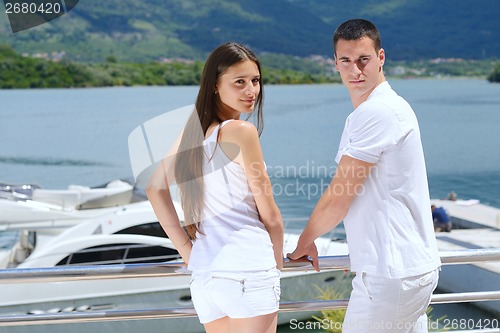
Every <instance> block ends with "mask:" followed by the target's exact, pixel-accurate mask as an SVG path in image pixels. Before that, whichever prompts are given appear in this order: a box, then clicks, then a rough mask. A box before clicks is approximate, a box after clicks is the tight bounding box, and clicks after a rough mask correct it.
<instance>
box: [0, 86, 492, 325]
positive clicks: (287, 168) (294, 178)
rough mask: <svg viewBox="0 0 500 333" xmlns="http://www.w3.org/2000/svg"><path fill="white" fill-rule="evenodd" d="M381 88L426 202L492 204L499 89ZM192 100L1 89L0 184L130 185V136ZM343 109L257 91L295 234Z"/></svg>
mask: <svg viewBox="0 0 500 333" xmlns="http://www.w3.org/2000/svg"><path fill="white" fill-rule="evenodd" d="M390 83H391V85H392V86H393V88H395V90H396V91H397V92H399V93H400V94H401V95H403V96H404V97H405V98H406V99H407V100H408V101H409V102H410V103H411V104H412V106H413V108H414V110H415V112H416V114H417V117H418V119H419V122H420V128H421V134H422V141H423V145H424V151H425V156H426V162H427V169H428V176H429V187H430V193H431V197H433V198H442V197H446V196H447V194H448V193H449V192H450V191H454V192H456V193H457V194H458V197H459V198H462V199H471V198H474V199H479V200H480V201H481V202H482V203H484V204H489V205H492V206H495V207H500V149H499V147H500V136H499V131H500V85H498V84H496V85H495V84H489V83H488V82H487V81H485V80H477V79H463V80H392V81H390ZM196 93H197V88H196V87H134V88H99V89H53V90H0V125H1V126H0V182H7V183H36V184H39V185H41V186H42V187H45V188H66V187H67V186H68V185H70V184H80V185H88V186H94V185H100V184H103V183H106V182H108V181H109V180H111V179H116V178H130V177H131V174H132V173H131V168H130V163H129V158H128V148H127V138H128V135H129V133H130V132H131V131H132V130H133V129H134V128H135V127H137V126H138V125H140V124H141V123H143V122H144V121H146V120H148V119H150V118H153V117H154V116H157V115H160V114H162V113H164V112H167V111H169V110H172V109H175V108H179V107H182V106H184V105H187V104H192V103H193V102H194V100H195V97H196ZM351 111H352V106H351V104H350V101H349V97H348V94H347V92H346V90H345V88H344V87H343V86H341V85H306V86H303V85H296V86H266V87H265V103H264V112H265V128H264V132H263V135H262V137H261V142H262V148H263V151H264V156H265V159H266V162H267V165H268V170H269V173H270V175H271V177H272V182H273V189H274V192H275V195H276V201H277V203H278V205H279V207H280V209H281V211H282V214H283V216H284V218H285V220H286V221H288V222H289V227H290V228H301V227H303V225H304V223H305V221H306V218H307V216H309V214H310V213H311V211H312V209H313V207H314V205H315V203H316V201H317V199H318V198H319V196H320V194H321V192H322V189H324V188H325V186H326V185H327V184H328V183H329V181H330V178H331V175H332V173H333V172H334V170H335V162H334V157H335V152H336V151H337V146H338V142H339V139H340V136H341V132H342V128H343V126H344V121H345V118H346V117H347V116H348V114H349V113H350V112H351ZM447 309H448V308H447ZM447 309H443V310H441V311H440V313H447V314H448V318H451V317H450V313H453V314H454V315H455V316H462V315H463V314H464V313H466V314H468V315H469V314H470V313H472V311H476V310H470V309H465V310H464V309H462V310H460V309H457V310H455V309H453V310H451V311H450V310H447ZM438 310H439V309H438ZM453 314H452V315H451V316H453ZM481 316H483V315H482V314H478V315H477V316H476V317H478V318H480V317H481ZM283 332H284V331H283Z"/></svg>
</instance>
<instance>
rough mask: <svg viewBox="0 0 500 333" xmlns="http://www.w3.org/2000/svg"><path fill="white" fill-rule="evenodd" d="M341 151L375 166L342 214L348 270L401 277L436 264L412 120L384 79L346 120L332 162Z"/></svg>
mask: <svg viewBox="0 0 500 333" xmlns="http://www.w3.org/2000/svg"><path fill="white" fill-rule="evenodd" d="M343 155H348V156H351V157H353V158H355V159H359V160H362V161H365V162H369V163H374V164H375V165H374V167H373V168H372V170H371V172H370V175H369V176H368V178H367V179H366V182H365V183H364V184H363V187H362V189H361V190H360V191H358V193H357V194H358V195H357V197H356V198H355V199H354V201H353V202H352V205H351V207H350V208H349V212H348V213H347V215H346V216H345V218H344V225H345V230H346V235H347V243H348V246H349V256H350V261H351V270H352V271H353V272H358V273H360V272H366V273H368V274H375V275H379V276H384V277H388V278H402V277H409V276H415V275H419V274H423V273H426V272H429V271H431V270H434V269H436V268H437V267H439V266H440V265H441V262H440V258H439V253H438V248H437V243H436V237H435V235H434V227H433V222H432V215H431V208H430V207H431V204H430V198H429V189H428V184H427V173H426V169H425V160H424V153H423V149H422V143H421V140H420V130H419V126H418V122H417V118H416V116H415V114H414V112H413V110H412V108H411V106H410V105H409V104H408V103H407V102H406V101H405V100H404V99H403V98H402V97H400V96H398V95H397V94H396V93H395V92H394V91H393V90H392V88H391V87H390V85H389V83H388V82H383V83H381V84H380V85H379V86H377V87H376V88H375V90H373V92H372V93H371V94H370V96H369V97H368V99H367V100H366V101H365V102H363V103H362V104H360V105H359V106H358V107H357V108H356V110H354V112H352V113H351V114H350V115H349V117H348V118H347V120H346V124H345V127H344V132H343V134H342V138H341V141H340V146H339V151H338V153H337V156H336V161H337V163H338V162H339V161H340V159H341V158H342V156H343Z"/></svg>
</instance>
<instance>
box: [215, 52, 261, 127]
mask: <svg viewBox="0 0 500 333" xmlns="http://www.w3.org/2000/svg"><path fill="white" fill-rule="evenodd" d="M215 89H216V93H217V94H218V95H219V98H220V100H221V102H222V103H223V104H224V106H225V108H224V109H226V107H227V109H229V110H224V111H225V112H224V113H226V112H227V111H230V112H231V113H232V114H231V115H227V116H229V117H231V118H239V114H240V113H248V112H252V111H253V110H254V108H255V102H256V100H257V96H259V93H260V72H259V68H258V67H257V64H256V63H255V62H253V61H252V60H244V61H242V62H239V63H236V64H234V65H232V66H231V67H229V68H228V69H227V70H226V72H225V73H223V74H222V75H221V76H219V79H218V80H217V86H216V88H215Z"/></svg>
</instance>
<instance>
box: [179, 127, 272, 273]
mask: <svg viewBox="0 0 500 333" xmlns="http://www.w3.org/2000/svg"><path fill="white" fill-rule="evenodd" d="M229 121H230V120H229ZM229 121H225V122H223V123H222V124H221V125H220V126H219V127H218V128H216V129H215V130H214V131H213V132H212V134H211V135H210V136H209V137H208V138H207V139H206V140H205V142H204V150H205V161H204V166H203V175H204V176H203V181H204V188H205V196H204V198H205V200H204V209H203V221H202V222H201V223H200V230H201V231H202V232H203V234H200V233H198V234H197V235H196V240H195V241H194V244H193V248H192V250H191V255H190V258H189V265H188V268H189V269H190V270H192V271H258V270H268V269H270V268H273V267H276V260H275V259H274V251H273V244H272V242H271V237H270V236H269V232H268V231H267V229H266V227H265V226H264V224H263V223H262V222H261V221H260V218H259V213H258V210H257V205H256V203H255V199H254V196H253V194H252V192H251V190H250V186H249V185H248V180H247V177H246V175H245V171H244V170H243V168H242V167H241V166H240V165H239V164H237V163H235V162H233V161H232V160H231V159H230V158H229V157H228V156H226V154H225V153H224V151H223V150H222V148H221V147H220V145H219V144H218V143H217V135H218V132H219V129H220V128H222V127H223V126H224V125H225V124H226V123H227V122H229Z"/></svg>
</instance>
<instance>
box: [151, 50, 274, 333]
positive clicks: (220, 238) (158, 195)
mask: <svg viewBox="0 0 500 333" xmlns="http://www.w3.org/2000/svg"><path fill="white" fill-rule="evenodd" d="M262 101H263V87H262V75H261V69H260V64H259V61H258V60H257V58H256V56H255V55H254V54H253V53H252V51H250V50H249V49H248V48H246V47H244V46H243V45H240V44H237V43H226V44H223V45H220V46H219V47H217V48H216V49H215V50H214V51H212V53H211V54H210V56H209V57H208V59H207V62H206V64H205V68H204V70H203V74H202V78H201V83H200V90H199V93H198V98H197V100H196V111H195V112H194V113H193V115H192V116H191V118H190V119H189V121H188V123H187V125H186V127H185V129H184V132H183V134H182V138H181V140H180V143H179V145H178V148H174V151H175V152H176V154H175V158H174V159H170V161H171V165H172V166H173V167H169V166H168V164H169V163H167V162H166V160H167V159H165V160H164V161H165V163H162V167H160V168H158V170H157V171H156V172H155V174H154V175H153V177H152V179H151V181H150V185H149V186H148V188H147V189H146V193H147V195H148V198H149V200H150V201H151V204H152V206H153V208H154V210H155V213H156V215H157V217H158V219H159V222H160V223H161V225H162V227H163V228H164V229H165V232H166V233H167V234H168V236H169V238H170V239H171V240H172V242H173V243H174V245H175V246H176V248H177V250H178V251H179V253H180V254H181V256H182V258H183V260H184V261H185V262H186V264H187V265H188V268H189V269H190V270H191V271H192V281H191V296H192V300H193V304H194V307H195V309H196V311H197V313H198V316H199V319H200V322H201V323H202V324H204V326H205V329H206V331H207V332H208V333H224V332H235V333H236V332H238V333H245V332H248V333H254V332H265V333H271V332H276V324H277V311H278V308H279V295H280V283H279V279H280V270H281V268H282V266H283V253H282V250H283V221H282V218H281V214H280V211H279V209H278V207H277V206H276V203H275V202H274V198H273V194H272V186H271V182H270V180H269V176H268V174H267V172H266V167H265V163H264V159H263V156H262V151H261V147H260V143H259V134H260V132H261V130H262V128H261V127H262ZM254 109H255V110H256V113H257V114H256V118H257V125H258V128H256V127H255V126H254V125H253V124H252V123H250V122H247V121H245V120H240V116H241V115H242V114H249V115H250V114H251V113H252V112H253V111H254ZM247 119H248V118H247ZM172 160H173V162H172ZM173 179H175V182H176V183H177V186H178V188H179V190H180V197H181V205H182V208H183V212H184V220H185V224H186V226H185V228H183V227H182V226H181V224H180V223H179V218H178V216H177V214H176V211H175V209H174V206H173V203H172V199H171V196H170V192H169V190H168V185H169V184H170V182H171V181H172V180H173ZM158 184H162V185H160V186H159V185H158ZM186 231H187V232H186Z"/></svg>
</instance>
